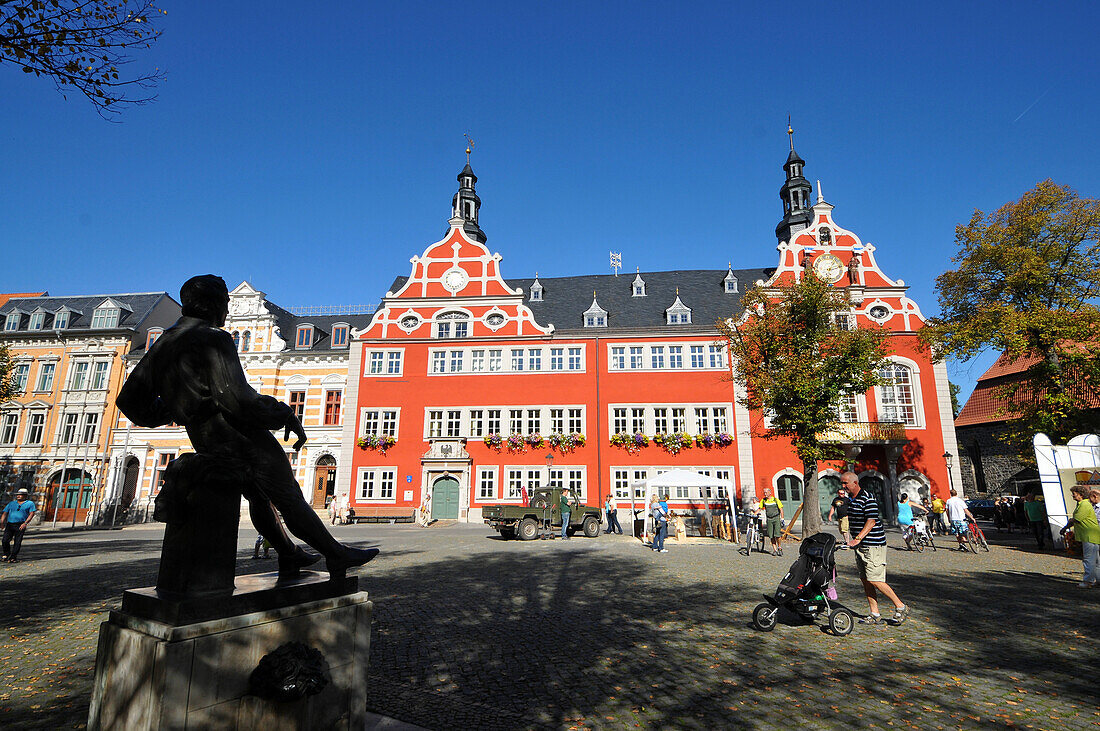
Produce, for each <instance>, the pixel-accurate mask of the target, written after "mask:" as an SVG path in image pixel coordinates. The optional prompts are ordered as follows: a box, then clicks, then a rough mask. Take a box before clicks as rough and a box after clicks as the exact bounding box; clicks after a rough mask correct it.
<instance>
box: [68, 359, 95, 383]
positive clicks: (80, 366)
mask: <svg viewBox="0 0 1100 731" xmlns="http://www.w3.org/2000/svg"><path fill="white" fill-rule="evenodd" d="M90 365H91V364H90V363H89V362H88V361H86V360H78V361H76V362H74V363H73V367H72V370H70V371H69V390H70V391H83V390H84V389H86V388H87V387H88V368H89V366H90Z"/></svg>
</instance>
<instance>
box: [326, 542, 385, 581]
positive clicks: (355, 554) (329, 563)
mask: <svg viewBox="0 0 1100 731" xmlns="http://www.w3.org/2000/svg"><path fill="white" fill-rule="evenodd" d="M378 553H379V551H378V549H377V548H348V547H347V546H344V547H343V550H341V551H340V553H339V554H337V555H335V556H329V557H326V559H325V567H326V568H327V569H328V573H329V576H331V577H332V578H343V576H344V575H345V574H346V573H347V570H348V569H350V568H354V567H356V566H362V565H363V564H365V563H367V562H368V561H370V560H371V559H373V558H374V557H375V556H377V555H378Z"/></svg>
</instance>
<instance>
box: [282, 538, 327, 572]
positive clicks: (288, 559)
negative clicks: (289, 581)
mask: <svg viewBox="0 0 1100 731" xmlns="http://www.w3.org/2000/svg"><path fill="white" fill-rule="evenodd" d="M320 560H321V557H320V556H318V555H317V554H315V553H306V552H305V551H303V550H302V549H301V547H300V546H295V547H294V553H292V554H290V555H289V556H279V576H281V577H283V578H293V577H295V576H297V575H298V572H299V571H301V570H302V569H304V568H305V567H306V566H311V565H313V564H315V563H317V562H318V561H320Z"/></svg>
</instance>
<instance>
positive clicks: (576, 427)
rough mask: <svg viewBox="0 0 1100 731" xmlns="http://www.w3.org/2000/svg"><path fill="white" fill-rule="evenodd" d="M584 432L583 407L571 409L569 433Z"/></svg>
mask: <svg viewBox="0 0 1100 731" xmlns="http://www.w3.org/2000/svg"><path fill="white" fill-rule="evenodd" d="M583 432H584V412H583V410H581V409H569V433H570V434H581V433H583Z"/></svg>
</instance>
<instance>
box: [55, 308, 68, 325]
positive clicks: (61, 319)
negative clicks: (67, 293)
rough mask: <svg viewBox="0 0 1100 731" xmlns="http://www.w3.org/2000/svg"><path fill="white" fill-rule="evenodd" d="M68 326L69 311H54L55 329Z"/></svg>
mask: <svg viewBox="0 0 1100 731" xmlns="http://www.w3.org/2000/svg"><path fill="white" fill-rule="evenodd" d="M68 326H69V311H68V310H60V311H58V312H56V313H54V316H53V327H54V329H55V330H64V329H65V328H67V327H68Z"/></svg>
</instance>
